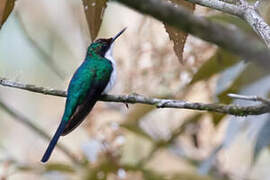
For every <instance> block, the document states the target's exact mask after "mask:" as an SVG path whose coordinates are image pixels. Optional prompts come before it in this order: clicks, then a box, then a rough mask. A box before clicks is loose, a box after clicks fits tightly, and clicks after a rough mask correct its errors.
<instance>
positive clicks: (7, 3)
mask: <svg viewBox="0 0 270 180" xmlns="http://www.w3.org/2000/svg"><path fill="white" fill-rule="evenodd" d="M14 5H15V0H1V3H0V29H1V27H2V25H3V24H4V23H5V21H6V20H7V18H8V16H9V14H10V13H11V11H12V10H13V8H14Z"/></svg>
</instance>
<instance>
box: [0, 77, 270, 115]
mask: <svg viewBox="0 0 270 180" xmlns="http://www.w3.org/2000/svg"><path fill="white" fill-rule="evenodd" d="M0 85H2V86H8V87H13V88H18V89H23V90H27V91H31V92H36V93H41V94H45V95H53V96H60V97H66V95H67V93H66V91H61V90H55V89H48V88H44V87H39V86H35V85H32V84H22V83H18V82H13V81H10V80H6V79H0ZM99 100H100V101H106V102H118V103H130V104H135V103H140V104H148V105H153V106H156V107H157V108H178V109H192V110H200V111H210V112H218V113H225V114H231V115H235V116H247V115H259V114H264V113H268V112H269V111H270V106H269V105H266V104H259V105H254V106H238V105H224V104H206V103H197V102H195V103H193V102H187V101H182V100H172V99H159V98H150V97H145V96H142V95H138V94H131V95H104V96H102V97H100V99H99Z"/></svg>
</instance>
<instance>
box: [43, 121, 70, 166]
mask: <svg viewBox="0 0 270 180" xmlns="http://www.w3.org/2000/svg"><path fill="white" fill-rule="evenodd" d="M66 124H67V123H66V121H64V120H62V121H61V124H60V125H59V127H58V129H57V131H56V132H55V134H54V136H53V138H52V140H51V142H50V144H49V146H48V147H47V150H46V152H45V154H44V155H43V157H42V159H41V162H43V163H45V162H47V161H48V160H49V158H50V156H51V154H52V151H53V149H54V147H55V145H56V143H57V141H58V139H59V137H60V136H61V134H62V132H63V131H64V129H65V127H66Z"/></svg>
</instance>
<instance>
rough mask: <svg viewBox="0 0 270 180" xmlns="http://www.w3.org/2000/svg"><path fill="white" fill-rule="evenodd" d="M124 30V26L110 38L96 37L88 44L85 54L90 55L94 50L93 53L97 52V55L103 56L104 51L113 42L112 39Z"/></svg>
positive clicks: (108, 48)
mask: <svg viewBox="0 0 270 180" xmlns="http://www.w3.org/2000/svg"><path fill="white" fill-rule="evenodd" d="M125 30H126V28H124V29H123V30H122V31H120V32H119V33H117V34H116V35H115V36H114V37H112V38H108V39H97V40H96V41H94V42H93V43H92V44H90V46H89V47H88V50H87V55H91V54H92V53H93V52H94V53H95V54H98V55H100V56H102V57H104V55H105V54H106V52H107V51H109V50H110V48H111V46H112V44H113V43H114V41H115V40H116V39H117V38H118V37H119V36H120V35H121V34H122V33H123V32H124V31H125Z"/></svg>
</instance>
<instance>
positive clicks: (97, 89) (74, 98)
mask: <svg viewBox="0 0 270 180" xmlns="http://www.w3.org/2000/svg"><path fill="white" fill-rule="evenodd" d="M125 30H126V28H124V29H123V30H122V31H120V32H119V33H117V34H116V35H115V36H114V37H112V38H109V39H97V40H96V41H94V42H93V43H91V44H90V46H89V47H88V50H87V53H86V57H85V59H84V61H83V63H82V64H81V65H80V66H79V68H78V69H77V70H76V72H75V73H74V75H73V77H72V79H71V81H70V83H69V86H68V90H67V99H66V105H65V110H64V114H63V116H62V120H61V122H60V125H59V126H58V128H57V130H56V132H55V134H54V136H53V138H52V140H51V141H50V144H49V146H48V147H47V150H46V152H45V153H44V155H43V157H42V159H41V162H43V163H45V162H47V161H48V160H49V158H50V156H51V154H52V151H53V149H54V147H55V145H56V144H57V141H58V140H59V138H60V136H65V135H67V134H69V133H70V132H71V131H73V130H74V129H75V128H76V127H78V126H79V125H80V124H81V123H82V121H83V120H84V118H85V117H86V116H87V115H88V114H89V112H90V111H91V110H92V108H93V107H94V105H95V104H96V102H97V100H98V99H99V97H100V96H101V95H103V94H106V93H107V92H108V91H110V90H111V89H112V87H113V85H114V83H115V81H116V64H115V60H114V59H113V57H112V48H113V43H114V42H115V40H116V39H117V38H118V37H119V36H120V35H121V34H122V33H123V32H124V31H125Z"/></svg>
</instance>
